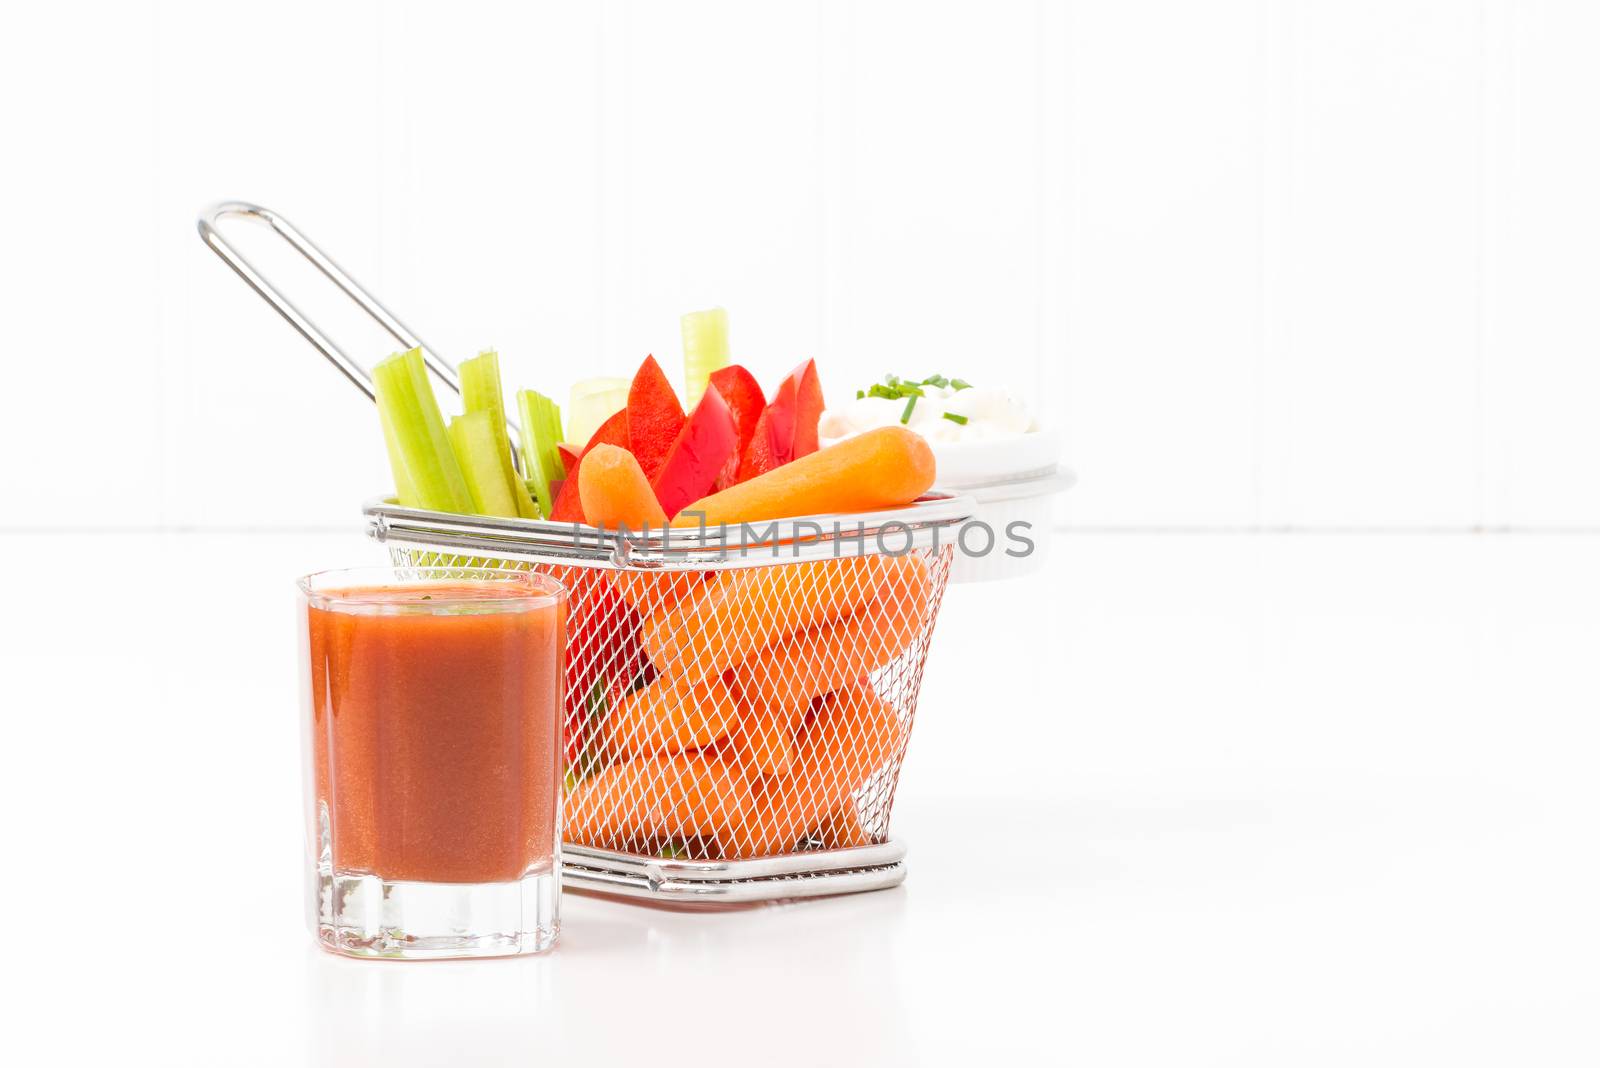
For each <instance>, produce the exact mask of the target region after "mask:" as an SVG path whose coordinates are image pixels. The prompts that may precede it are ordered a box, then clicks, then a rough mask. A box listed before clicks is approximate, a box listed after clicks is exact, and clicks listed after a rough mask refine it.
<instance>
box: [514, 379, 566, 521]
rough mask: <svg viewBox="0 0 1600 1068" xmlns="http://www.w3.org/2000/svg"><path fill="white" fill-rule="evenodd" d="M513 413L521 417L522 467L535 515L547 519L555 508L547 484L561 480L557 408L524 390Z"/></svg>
mask: <svg viewBox="0 0 1600 1068" xmlns="http://www.w3.org/2000/svg"><path fill="white" fill-rule="evenodd" d="M517 412H518V414H520V415H521V416H522V461H523V463H522V465H523V467H524V468H526V470H527V473H528V481H529V482H531V483H532V484H533V490H534V492H533V495H534V497H536V498H537V499H538V504H539V514H540V515H543V516H547V517H548V516H549V515H550V510H551V508H552V507H554V505H555V501H554V499H552V497H551V494H550V483H551V482H553V481H555V480H556V479H558V478H560V477H561V474H562V470H561V454H560V453H559V452H557V451H556V444H557V443H558V442H559V441H560V440H561V409H560V408H558V407H556V404H555V402H554V401H552V400H551V399H550V398H549V397H546V396H545V395H544V394H543V393H537V392H535V391H533V390H531V389H524V390H522V391H521V392H519V393H518V394H517Z"/></svg>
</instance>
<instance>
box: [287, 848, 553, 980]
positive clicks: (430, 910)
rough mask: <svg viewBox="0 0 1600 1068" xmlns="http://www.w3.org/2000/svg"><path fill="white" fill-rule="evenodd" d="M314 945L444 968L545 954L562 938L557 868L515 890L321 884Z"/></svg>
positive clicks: (340, 878) (513, 885)
mask: <svg viewBox="0 0 1600 1068" xmlns="http://www.w3.org/2000/svg"><path fill="white" fill-rule="evenodd" d="M315 892H316V895H317V896H316V911H317V920H316V925H317V940H318V941H319V942H321V943H322V948H324V949H327V950H330V951H332V952H334V953H342V954H344V955H345V956H348V957H372V958H382V959H385V960H446V959H449V958H452V957H512V956H517V955H519V954H524V953H543V952H544V951H545V950H547V949H549V948H550V947H551V946H553V945H555V944H556V935H557V934H558V933H559V932H560V930H561V923H560V913H559V908H560V901H561V870H560V864H559V862H557V863H555V864H553V865H551V866H549V867H546V868H543V869H541V870H539V871H534V872H529V873H528V874H527V875H525V876H524V877H523V878H521V879H519V880H517V881H516V882H510V883H421V882H404V881H389V880H386V879H380V878H379V877H377V876H376V875H360V874H339V873H337V872H333V873H326V874H322V875H319V876H318V877H317V885H316V890H315Z"/></svg>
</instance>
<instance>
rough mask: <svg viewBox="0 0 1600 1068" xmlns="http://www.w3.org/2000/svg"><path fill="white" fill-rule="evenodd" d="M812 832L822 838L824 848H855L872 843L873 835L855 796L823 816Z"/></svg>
mask: <svg viewBox="0 0 1600 1068" xmlns="http://www.w3.org/2000/svg"><path fill="white" fill-rule="evenodd" d="M810 833H811V834H812V835H814V836H815V837H817V838H818V839H820V840H821V842H822V848H824V849H853V848H855V847H856V846H864V845H871V844H872V836H871V835H870V834H868V833H867V828H866V827H865V826H864V825H863V824H862V822H861V812H860V810H859V809H857V808H856V802H855V798H853V797H851V798H846V799H845V800H844V801H843V802H841V803H840V805H839V807H838V808H836V809H834V810H833V811H832V812H830V813H828V814H827V815H826V816H824V817H822V822H821V823H820V824H818V825H817V826H816V827H814V828H812V830H811V832H810Z"/></svg>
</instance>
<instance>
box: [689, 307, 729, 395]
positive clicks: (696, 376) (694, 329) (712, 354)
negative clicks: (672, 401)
mask: <svg viewBox="0 0 1600 1068" xmlns="http://www.w3.org/2000/svg"><path fill="white" fill-rule="evenodd" d="M680 325H681V327H682V329H683V388H684V395H685V407H686V408H687V409H688V410H689V411H693V410H694V406H695V405H696V404H698V403H699V401H700V394H702V393H704V392H705V391H706V382H708V381H709V380H710V378H711V372H712V371H718V370H721V369H722V368H724V367H726V366H728V361H729V357H728V313H727V312H726V311H724V310H723V309H721V308H708V309H707V310H705V311H697V312H690V313H689V314H688V315H685V316H684V317H683V319H682V321H681V323H680Z"/></svg>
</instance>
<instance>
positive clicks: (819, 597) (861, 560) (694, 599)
mask: <svg viewBox="0 0 1600 1068" xmlns="http://www.w3.org/2000/svg"><path fill="white" fill-rule="evenodd" d="M812 455H815V453H813V454H812ZM896 559H900V558H896V557H890V556H847V557H842V558H840V559H837V560H813V561H808V562H805V563H799V564H770V565H761V566H757V567H744V568H738V569H736V570H733V571H727V572H724V573H723V574H720V575H718V576H717V577H716V578H715V579H713V580H712V581H711V582H708V583H706V585H705V586H703V587H702V588H701V589H699V590H696V591H695V592H694V593H693V594H691V595H690V596H688V597H686V598H684V599H683V600H682V601H680V602H679V603H678V604H676V605H674V606H673V607H672V608H671V609H670V610H669V611H667V612H665V613H663V614H661V615H659V616H657V617H655V618H653V619H647V620H645V622H644V631H643V637H644V647H645V650H646V652H648V653H649V654H650V660H651V662H652V663H654V664H655V666H656V668H657V669H658V670H660V671H664V672H667V673H668V674H673V675H683V674H688V673H697V674H698V675H700V676H701V677H710V676H712V675H720V674H721V673H722V672H724V671H726V670H727V669H728V668H730V667H733V666H734V665H735V664H738V663H741V662H742V661H743V660H744V659H745V658H746V657H747V656H749V655H750V654H751V653H753V652H755V651H756V650H757V649H760V648H762V647H763V646H767V645H771V644H772V643H774V642H776V641H778V640H780V639H782V638H783V637H785V636H786V635H789V634H793V633H794V632H795V631H798V630H803V629H805V628H806V627H812V626H816V625H817V624H819V623H827V622H830V621H832V620H835V619H838V618H839V617H841V616H844V615H847V614H849V613H850V612H851V611H853V610H854V609H856V608H857V607H858V606H860V605H861V604H863V603H864V602H866V601H868V600H870V599H871V598H872V596H873V595H874V594H875V593H877V592H878V589H879V588H880V587H881V586H883V585H884V583H885V582H886V581H887V580H888V577H889V575H890V573H891V572H892V570H893V567H894V565H893V563H892V561H894V560H896Z"/></svg>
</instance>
